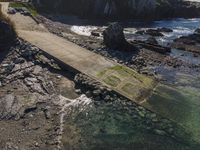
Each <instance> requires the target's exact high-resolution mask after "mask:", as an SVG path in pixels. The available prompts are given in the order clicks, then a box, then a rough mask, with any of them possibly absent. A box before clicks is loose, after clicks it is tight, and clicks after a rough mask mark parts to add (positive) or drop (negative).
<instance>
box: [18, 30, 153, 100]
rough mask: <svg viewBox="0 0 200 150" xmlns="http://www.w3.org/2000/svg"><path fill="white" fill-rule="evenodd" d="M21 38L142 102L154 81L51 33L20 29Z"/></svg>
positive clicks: (128, 96)
mask: <svg viewBox="0 0 200 150" xmlns="http://www.w3.org/2000/svg"><path fill="white" fill-rule="evenodd" d="M18 34H19V37H21V38H22V39H25V40H26V41H28V42H30V43H31V44H33V45H35V46H37V47H38V48H40V49H41V50H43V51H45V52H46V53H48V54H50V55H51V56H53V57H55V58H56V59H58V60H60V61H62V62H63V63H65V64H66V65H68V66H70V67H72V68H74V69H76V70H78V71H80V72H82V73H84V74H86V75H88V76H90V77H92V78H93V79H95V80H97V81H99V82H101V83H102V84H103V85H106V86H108V87H110V88H111V89H113V90H115V91H116V92H118V93H120V94H122V95H123V96H125V97H127V98H129V99H131V100H134V101H137V102H138V103H140V102H142V101H143V100H144V99H145V98H146V97H147V96H148V95H149V94H150V92H151V90H152V89H153V87H154V80H153V79H151V78H149V77H146V76H144V75H141V74H139V73H137V72H136V71H134V70H132V69H130V68H127V67H125V66H122V65H120V64H118V63H115V62H113V61H111V60H108V59H106V58H104V57H102V56H101V55H98V54H95V53H93V52H90V51H89V50H87V49H84V48H82V47H80V46H78V45H76V44H74V43H72V42H69V41H67V40H65V39H63V38H60V37H58V36H56V35H54V34H51V33H49V32H39V31H24V30H18Z"/></svg>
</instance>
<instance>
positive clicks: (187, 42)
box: [172, 29, 200, 53]
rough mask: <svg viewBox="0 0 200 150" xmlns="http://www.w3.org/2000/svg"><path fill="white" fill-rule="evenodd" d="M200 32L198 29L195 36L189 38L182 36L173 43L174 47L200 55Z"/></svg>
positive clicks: (191, 35)
mask: <svg viewBox="0 0 200 150" xmlns="http://www.w3.org/2000/svg"><path fill="white" fill-rule="evenodd" d="M198 30H199V29H196V30H195V32H194V33H193V34H190V35H188V36H181V37H179V38H177V39H175V40H174V42H173V43H172V47H173V48H177V49H181V50H185V51H189V52H193V53H200V46H199V44H200V34H199V33H198Z"/></svg>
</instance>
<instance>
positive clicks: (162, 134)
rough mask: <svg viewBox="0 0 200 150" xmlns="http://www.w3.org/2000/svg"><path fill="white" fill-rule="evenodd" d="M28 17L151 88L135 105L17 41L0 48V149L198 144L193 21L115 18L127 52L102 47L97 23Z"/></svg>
mask: <svg viewBox="0 0 200 150" xmlns="http://www.w3.org/2000/svg"><path fill="white" fill-rule="evenodd" d="M69 18H70V19H69ZM35 19H36V20H37V22H38V23H40V25H44V26H45V27H46V28H47V29H48V31H49V32H51V33H53V34H55V35H57V36H60V37H63V38H65V39H67V40H69V41H72V42H73V43H76V44H78V45H80V46H81V47H85V48H87V49H88V50H89V51H92V52H94V53H96V54H99V55H102V56H104V57H106V58H107V59H110V60H113V61H115V62H118V63H120V64H123V65H125V66H127V67H130V68H132V69H134V70H137V72H139V73H141V74H144V75H147V76H150V77H153V78H155V80H156V81H157V85H156V87H155V89H154V90H153V91H152V93H151V95H150V96H148V97H147V98H146V99H144V100H143V101H142V102H141V103H140V104H137V103H135V102H133V101H131V100H129V99H127V98H125V97H124V96H122V95H120V94H118V93H116V92H114V91H113V90H111V89H110V88H108V87H107V86H105V85H102V84H101V83H100V82H98V81H96V80H94V79H92V78H90V77H89V76H87V75H85V74H82V73H80V72H78V71H77V70H73V69H72V68H69V67H68V66H66V65H65V64H63V63H62V62H61V61H59V60H57V59H55V57H53V56H50V55H48V54H47V53H46V52H44V51H43V50H41V49H39V48H38V47H36V46H34V45H32V44H30V43H29V42H27V41H25V40H22V39H21V38H17V39H16V40H15V42H14V43H12V45H9V46H8V47H5V48H3V49H2V50H1V52H0V63H1V64H0V68H1V69H0V104H1V105H0V108H1V111H0V112H1V113H0V120H1V121H0V130H1V133H2V135H4V136H1V137H0V148H1V149H52V150H54V149H139V150H140V149H141V150H142V149H160V150H162V149H163V150H166V149H169V150H171V149H174V150H176V149H186V150H198V149H199V147H200V145H199V142H200V141H199V137H200V135H199V133H200V132H199V131H200V127H199V123H200V120H199V112H200V110H199V108H198V106H199V97H200V95H199V93H200V92H199V89H200V83H199V78H200V76H199V67H200V61H199V58H200V55H199V50H198V49H199V29H198V28H197V27H198V26H199V24H200V23H199V19H198V18H197V19H174V20H162V21H155V22H148V23H147V22H135V21H134V22H130V21H122V22H120V24H121V25H122V26H123V27H124V32H123V33H124V34H125V36H124V37H125V38H126V40H127V42H128V43H129V44H131V45H132V46H133V47H134V50H129V47H128V49H127V50H124V47H121V46H120V47H116V48H108V47H106V45H105V43H104V42H103V34H104V30H105V29H106V28H107V27H108V26H109V25H108V24H107V23H104V22H101V21H100V23H99V22H98V21H97V20H95V21H93V20H92V21H91V20H85V19H84V20H83V19H79V18H78V17H74V16H65V15H63V16H61V15H52V14H51V15H46V14H44V15H38V16H36V17H35ZM121 30H123V28H121ZM111 31H112V30H111ZM109 35H112V32H111V33H109V34H108V36H109ZM111 37H112V36H111ZM131 48H132V47H131ZM152 110H153V111H152Z"/></svg>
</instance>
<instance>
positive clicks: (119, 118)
mask: <svg viewBox="0 0 200 150" xmlns="http://www.w3.org/2000/svg"><path fill="white" fill-rule="evenodd" d="M125 24H126V28H125V34H126V37H127V38H128V39H131V40H132V39H134V38H137V39H140V38H141V40H144V39H145V37H144V36H138V35H134V33H135V32H136V30H138V29H147V28H158V27H169V28H172V29H173V30H174V32H173V33H167V34H166V33H165V36H164V37H161V38H157V40H158V41H159V42H160V44H162V45H167V44H168V43H169V42H171V41H172V40H173V39H175V38H177V37H179V36H183V35H188V34H191V33H193V32H194V30H195V29H196V28H198V27H200V19H174V20H165V21H155V22H151V23H141V22H137V23H132V22H127V23H125ZM83 27H84V28H85V27H86V28H89V29H90V27H91V26H83ZM92 27H93V28H94V27H97V26H92ZM81 28H82V27H80V28H79V29H81ZM146 38H148V37H146ZM170 56H172V57H175V58H178V59H181V60H182V61H185V62H189V63H192V64H200V56H199V55H197V56H195V57H194V55H193V54H192V53H190V52H185V51H182V50H177V49H172V52H171V53H170ZM154 69H155V70H156V72H157V73H158V76H162V78H163V79H165V82H162V83H160V84H159V85H158V86H157V88H156V89H155V91H154V92H153V94H152V96H151V97H150V98H149V99H148V100H147V101H146V103H145V105H146V107H148V108H151V109H152V110H155V111H156V112H157V113H159V114H162V115H163V116H166V117H168V118H170V119H172V120H174V121H175V122H176V123H178V124H180V125H182V126H183V127H184V128H185V130H186V131H188V132H189V133H191V138H192V139H193V140H195V141H196V142H198V143H200V73H199V72H195V71H193V70H191V69H189V68H187V70H184V68H183V71H180V70H176V69H169V68H165V67H163V66H156V67H155V68H154ZM120 107H121V105H120V104H118V105H106V104H102V105H101V106H99V107H97V108H95V110H94V109H92V110H90V111H88V112H87V115H83V114H79V115H77V116H76V117H74V120H73V121H72V120H71V121H69V122H70V123H69V124H71V125H72V126H74V124H75V125H76V127H75V129H74V130H76V131H77V130H78V133H77V132H76V133H77V134H78V135H79V136H80V137H82V139H83V141H84V143H87V144H85V145H84V144H80V145H84V146H85V147H89V148H91V149H138V150H140V149H141V150H143V149H144V150H146V149H147V150H149V149H150V150H151V149H152V150H154V149H158V150H162V149H163V150H166V149H169V150H178V149H181V150H182V149H183V150H184V149H190V150H199V149H200V147H195V148H191V147H187V145H185V144H183V143H179V142H177V141H175V140H174V139H170V138H168V137H164V136H158V135H155V134H152V133H149V132H148V131H147V130H146V129H145V127H142V124H143V123H142V122H138V123H139V124H140V125H141V126H140V125H137V123H136V122H137V121H135V120H134V119H132V115H131V114H130V113H129V110H123V109H119V108H120ZM67 128H69V127H67V126H66V129H67ZM86 139H87V140H86ZM80 145H79V146H80Z"/></svg>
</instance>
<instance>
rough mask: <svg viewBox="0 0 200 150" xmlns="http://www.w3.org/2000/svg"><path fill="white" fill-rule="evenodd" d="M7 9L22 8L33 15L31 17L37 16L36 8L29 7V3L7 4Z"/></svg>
mask: <svg viewBox="0 0 200 150" xmlns="http://www.w3.org/2000/svg"><path fill="white" fill-rule="evenodd" d="M9 7H13V8H23V7H24V8H26V9H27V10H28V11H29V12H30V13H31V15H33V16H37V15H38V12H37V10H36V8H35V7H34V6H33V5H31V4H30V3H23V2H11V3H10V4H9Z"/></svg>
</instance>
